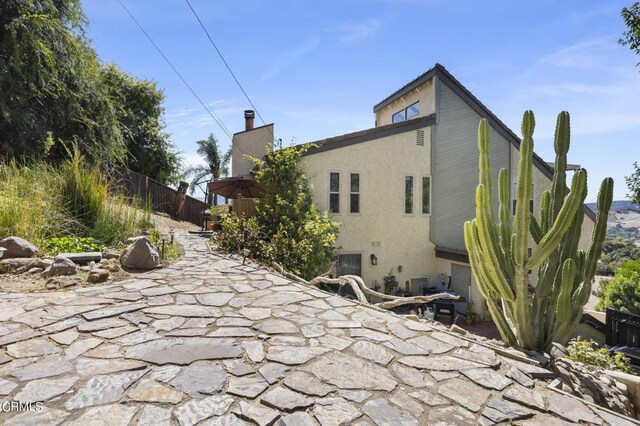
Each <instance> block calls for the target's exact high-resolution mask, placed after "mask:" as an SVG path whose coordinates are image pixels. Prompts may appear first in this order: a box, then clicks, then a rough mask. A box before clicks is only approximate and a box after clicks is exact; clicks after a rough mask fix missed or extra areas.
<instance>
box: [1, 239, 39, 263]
mask: <svg viewBox="0 0 640 426" xmlns="http://www.w3.org/2000/svg"><path fill="white" fill-rule="evenodd" d="M0 247H1V248H4V249H5V250H4V251H3V254H2V258H3V259H12V258H15V257H33V256H35V255H36V253H38V247H36V246H34V245H33V244H31V243H30V242H29V241H27V240H25V239H22V238H20V237H7V238H5V239H3V240H0Z"/></svg>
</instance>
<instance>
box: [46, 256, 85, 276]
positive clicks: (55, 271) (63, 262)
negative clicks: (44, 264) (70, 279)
mask: <svg viewBox="0 0 640 426" xmlns="http://www.w3.org/2000/svg"><path fill="white" fill-rule="evenodd" d="M77 273H78V265H76V264H75V263H73V261H71V260H70V259H68V258H66V257H63V256H56V257H55V259H54V260H53V264H52V265H51V266H49V267H48V268H47V269H45V270H44V272H42V274H41V275H42V276H43V277H57V276H61V275H75V274H77Z"/></svg>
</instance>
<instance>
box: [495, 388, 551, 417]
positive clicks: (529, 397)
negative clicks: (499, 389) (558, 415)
mask: <svg viewBox="0 0 640 426" xmlns="http://www.w3.org/2000/svg"><path fill="white" fill-rule="evenodd" d="M503 397H504V399H507V400H509V401H513V402H517V403H518V404H521V405H524V406H526V407H530V408H535V409H536V410H540V411H546V407H547V404H546V403H545V402H544V398H543V397H542V395H541V394H540V393H539V392H536V391H534V390H531V389H527V388H525V387H522V386H517V385H514V386H512V387H511V388H509V390H507V391H506V392H505V393H504V394H503Z"/></svg>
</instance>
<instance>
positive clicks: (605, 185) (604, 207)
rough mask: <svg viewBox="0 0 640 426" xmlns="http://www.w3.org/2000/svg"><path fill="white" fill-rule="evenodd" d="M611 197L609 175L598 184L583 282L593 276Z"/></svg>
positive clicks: (611, 180) (588, 280) (604, 231)
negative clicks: (594, 219)
mask: <svg viewBox="0 0 640 426" xmlns="http://www.w3.org/2000/svg"><path fill="white" fill-rule="evenodd" d="M612 199H613V179H611V178H610V177H608V178H605V179H604V180H603V181H602V185H600V192H599V193H598V213H597V215H596V226H595V227H594V228H593V234H592V237H591V245H590V246H589V251H588V252H587V256H586V260H585V269H584V271H585V272H584V277H585V282H589V285H591V282H592V281H593V277H594V275H595V273H596V266H597V263H598V259H599V258H600V254H601V252H602V242H603V241H604V237H605V236H606V234H607V218H608V216H609V209H610V208H611V202H612Z"/></svg>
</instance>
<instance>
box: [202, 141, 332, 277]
mask: <svg viewBox="0 0 640 426" xmlns="http://www.w3.org/2000/svg"><path fill="white" fill-rule="evenodd" d="M309 147H310V146H305V147H296V146H291V147H287V148H280V149H277V150H274V151H271V152H269V153H268V154H267V155H266V156H265V158H264V160H261V159H257V158H252V161H254V162H255V163H256V164H257V165H258V167H256V172H255V177H256V180H257V181H258V182H259V183H260V184H262V186H263V187H264V191H263V194H262V195H263V196H262V198H260V199H258V200H257V201H256V215H255V216H254V217H252V218H249V219H246V218H243V217H238V216H236V215H234V214H228V215H224V216H223V219H222V221H221V231H220V232H218V234H217V235H216V237H215V239H214V242H215V243H216V244H218V245H219V246H220V247H222V248H223V249H226V250H229V251H231V252H242V251H243V250H244V249H248V250H249V251H250V252H251V255H252V256H253V257H255V258H257V259H260V260H262V261H265V262H268V263H273V262H276V263H278V264H280V265H281V266H283V267H284V268H286V269H287V270H289V271H291V272H292V273H294V274H297V275H299V276H301V277H303V278H305V279H311V278H314V277H316V276H318V275H320V274H322V273H324V272H326V271H327V269H328V268H329V263H330V261H331V258H332V256H333V253H334V250H335V248H334V244H335V242H336V238H337V233H338V225H337V224H336V223H335V222H333V221H332V220H331V219H330V218H329V216H328V215H327V214H326V213H325V214H320V213H319V212H318V210H317V207H316V205H315V204H314V203H313V200H312V193H311V188H310V186H309V183H308V181H307V178H306V176H305V175H304V173H303V172H302V170H301V169H300V167H299V162H300V158H301V157H302V154H303V153H304V152H305V151H306V150H307V149H309Z"/></svg>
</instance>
